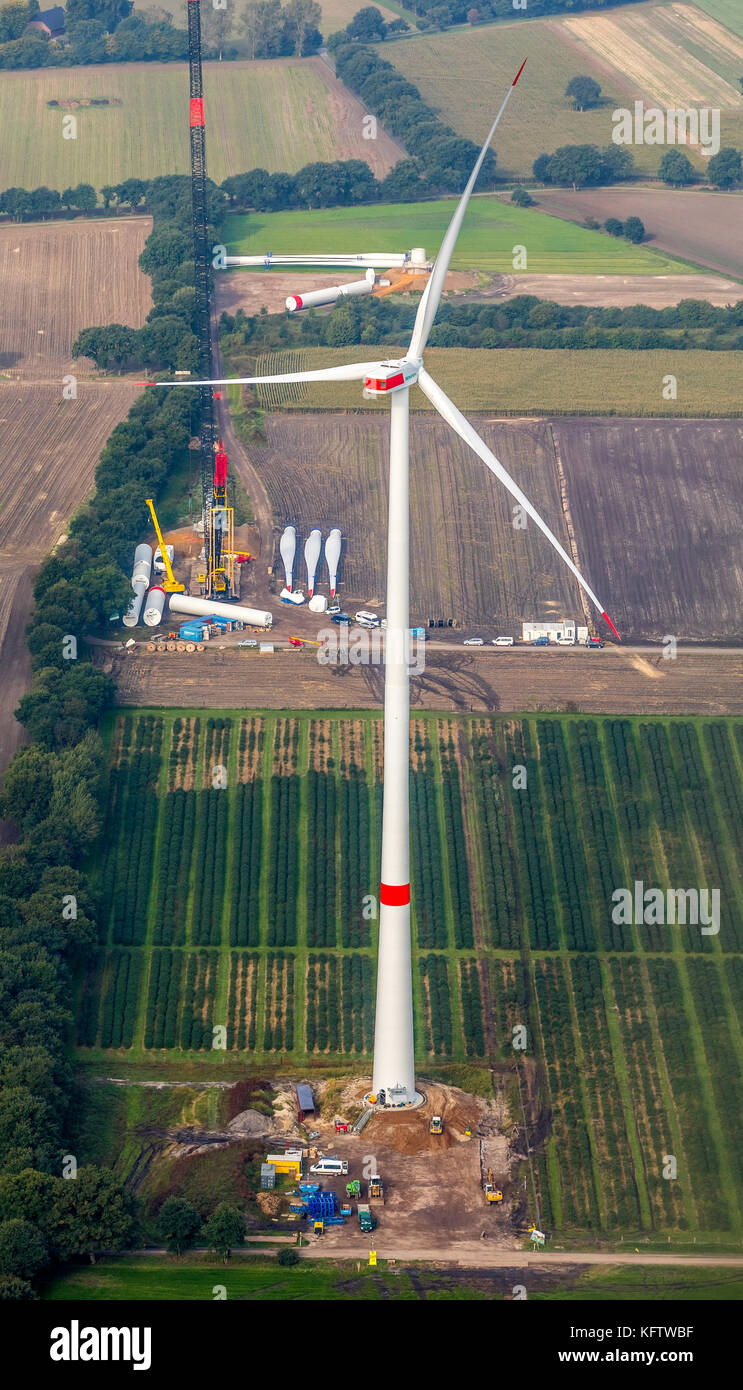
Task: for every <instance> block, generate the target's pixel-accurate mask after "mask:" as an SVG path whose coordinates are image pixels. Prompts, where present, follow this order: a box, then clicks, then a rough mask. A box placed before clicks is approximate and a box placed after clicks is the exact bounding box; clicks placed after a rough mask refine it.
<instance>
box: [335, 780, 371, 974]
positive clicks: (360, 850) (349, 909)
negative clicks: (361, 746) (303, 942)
mask: <svg viewBox="0 0 743 1390" xmlns="http://www.w3.org/2000/svg"><path fill="white" fill-rule="evenodd" d="M338 819H339V831H340V851H341V852H340V864H341V874H340V918H341V942H342V945H344V946H368V945H369V943H370V941H371V930H370V925H369V917H368V916H365V915H364V907H365V905H364V898H365V897H366V896H367V894H370V893H371V892H372V891H373V886H372V878H371V851H370V845H369V833H370V826H369V821H370V816H369V787H368V784H367V781H366V775H365V774H364V773H363V772H361V771H358V770H357V769H356V768H355V767H351V768H349V771H348V776H347V777H341V778H340V780H339V782H338Z"/></svg>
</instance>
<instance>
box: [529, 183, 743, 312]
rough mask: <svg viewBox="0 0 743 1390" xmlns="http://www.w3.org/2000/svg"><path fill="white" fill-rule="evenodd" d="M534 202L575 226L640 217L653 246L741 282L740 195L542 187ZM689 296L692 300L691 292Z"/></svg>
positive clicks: (742, 210) (742, 204)
mask: <svg viewBox="0 0 743 1390" xmlns="http://www.w3.org/2000/svg"><path fill="white" fill-rule="evenodd" d="M537 198H538V199H539V204H540V207H542V208H543V210H544V211H545V212H551V213H554V215H555V216H556V217H565V218H568V219H569V220H573V219H575V220H576V221H579V222H582V221H583V219H584V218H585V217H595V218H596V219H597V221H599V222H605V221H606V219H607V217H618V218H620V219H624V218H626V217H632V216H636V217H640V218H642V221H643V222H644V223H645V227H646V229H647V232H648V235H649V236H650V237H651V239H652V240H651V243H650V244H652V245H653V246H657V247H658V248H659V249H662V250H664V251H667V252H668V253H669V254H670V255H672V256H682V257H685V258H686V259H687V260H689V261H694V262H696V264H697V265H706V266H709V267H710V269H711V270H717V271H719V272H720V273H721V274H722V275H731V276H733V278H735V279H738V280H743V241H742V240H741V235H740V228H741V221H742V220H743V193H719V192H717V193H713V192H704V191H699V192H693V191H691V190H687V189H672V188H634V189H628V188H595V189H591V190H590V191H589V190H587V189H579V190H577V191H576V192H571V191H570V190H569V189H566V188H559V189H558V188H555V189H551V188H542V189H540V190H539V192H538V193H537ZM519 283H520V282H519ZM690 294H692V297H693V292H692V291H690ZM702 297H703V298H706V295H705V296H702Z"/></svg>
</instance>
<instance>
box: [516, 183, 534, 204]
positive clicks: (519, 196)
mask: <svg viewBox="0 0 743 1390" xmlns="http://www.w3.org/2000/svg"><path fill="white" fill-rule="evenodd" d="M511 202H512V203H515V204H516V206H517V207H519V208H530V207H531V205H532V203H533V202H534V199H533V198H532V196H531V194H530V193H527V191H526V189H525V188H521V187H518V188H514V190H513V193H512V194H511Z"/></svg>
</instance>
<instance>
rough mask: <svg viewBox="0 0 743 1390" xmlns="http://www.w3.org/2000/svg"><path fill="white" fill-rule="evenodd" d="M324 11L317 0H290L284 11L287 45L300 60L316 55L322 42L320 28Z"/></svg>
mask: <svg viewBox="0 0 743 1390" xmlns="http://www.w3.org/2000/svg"><path fill="white" fill-rule="evenodd" d="M321 20H322V10H321V8H320V6H319V5H318V4H317V0H289V3H288V5H286V7H285V9H284V11H283V25H284V41H285V45H286V46H287V47H288V48H290V49H291V51H292V52H293V53H295V54H296V55H297V57H300V58H306V57H308V56H309V55H310V54H311V53H316V52H317V49H318V48H319V47H320V44H321V42H322V35H321V33H320V30H319V28H318V25H319V24H320V22H321Z"/></svg>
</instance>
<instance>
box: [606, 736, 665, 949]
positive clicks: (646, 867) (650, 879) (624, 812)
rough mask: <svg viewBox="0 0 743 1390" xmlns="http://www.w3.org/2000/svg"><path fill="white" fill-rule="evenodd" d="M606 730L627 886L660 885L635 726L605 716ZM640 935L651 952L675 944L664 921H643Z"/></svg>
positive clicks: (648, 804) (607, 761)
mask: <svg viewBox="0 0 743 1390" xmlns="http://www.w3.org/2000/svg"><path fill="white" fill-rule="evenodd" d="M603 732H604V758H605V761H606V763H607V766H608V769H609V774H610V777H611V782H612V786H613V791H614V805H615V811H616V820H617V825H618V827H619V831H620V834H621V836H622V839H623V841H624V846H625V849H626V855H627V860H628V865H629V873H628V875H627V877H628V880H629V881H628V883H627V884H626V887H628V888H630V889H632V885H633V884H634V883H635V881H637V880H640V881H642V882H643V883H644V884H646V885H648V886H651V885H652V886H659V866H658V862H657V858H656V855H655V854H654V852H653V844H652V839H651V807H650V801H649V799H648V792H647V787H646V785H645V783H644V781H643V777H642V773H641V770H640V762H639V758H638V753H637V748H636V746H635V741H634V737H633V734H632V726H631V725H630V723H629V721H628V720H626V719H605V720H604V721H603ZM661 872H662V871H661ZM617 886H625V885H617ZM640 935H641V944H642V945H643V946H644V947H646V948H647V949H648V950H651V951H662V950H667V949H669V948H670V946H671V944H672V943H671V937H670V934H669V932H668V931H667V930H666V929H665V928H664V926H663V925H662V924H661V923H644V924H643V925H642V927H641V929H640ZM630 939H631V937H630Z"/></svg>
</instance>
